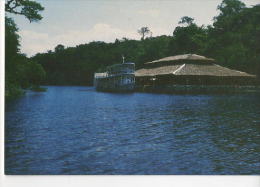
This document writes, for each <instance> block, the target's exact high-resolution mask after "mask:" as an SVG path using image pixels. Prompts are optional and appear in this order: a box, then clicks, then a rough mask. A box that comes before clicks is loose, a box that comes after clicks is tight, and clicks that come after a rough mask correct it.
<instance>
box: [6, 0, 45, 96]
mask: <svg viewBox="0 0 260 187" xmlns="http://www.w3.org/2000/svg"><path fill="white" fill-rule="evenodd" d="M5 8H6V12H8V13H12V14H19V15H23V16H25V17H26V18H27V19H28V20H29V21H30V22H33V21H39V20H40V19H41V18H42V17H41V15H40V14H38V12H39V11H41V10H43V7H41V5H40V4H39V3H36V2H33V1H25V0H21V1H16V0H8V1H6V7H5ZM45 75H46V73H45V71H44V69H43V68H42V66H41V65H40V64H39V63H37V62H35V61H33V59H30V58H28V57H26V55H25V54H22V53H21V52H20V41H19V35H18V27H17V25H16V24H15V22H14V20H13V19H12V18H10V17H7V16H6V17H5V97H6V99H10V98H14V97H17V96H20V95H22V94H23V93H24V90H25V89H31V90H42V91H43V89H40V88H39V85H40V84H41V83H42V81H43V80H44V79H45ZM36 88H37V89H36Z"/></svg>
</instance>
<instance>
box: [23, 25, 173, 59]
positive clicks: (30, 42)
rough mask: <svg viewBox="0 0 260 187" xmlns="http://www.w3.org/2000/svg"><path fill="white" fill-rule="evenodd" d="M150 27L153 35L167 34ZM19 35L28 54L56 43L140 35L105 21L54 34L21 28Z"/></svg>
mask: <svg viewBox="0 0 260 187" xmlns="http://www.w3.org/2000/svg"><path fill="white" fill-rule="evenodd" d="M149 28H150V27H149ZM150 29H151V31H152V32H153V36H158V35H164V34H167V35H168V34H169V33H168V31H167V30H165V29H162V28H150ZM19 35H20V36H21V47H22V50H21V51H22V52H23V53H26V54H27V55H28V56H32V55H34V54H36V53H42V52H47V50H53V49H54V48H55V47H56V46H57V45H58V44H62V45H64V46H66V47H73V46H76V45H79V44H84V43H88V42H91V41H104V42H114V41H115V39H122V38H124V37H125V38H129V39H140V35H139V34H138V33H137V31H136V30H125V29H121V28H117V27H113V26H111V25H109V24H105V23H98V24H95V25H94V26H93V27H92V28H91V29H89V30H68V31H64V32H63V33H60V34H56V35H51V34H48V33H39V32H35V31H32V30H21V31H20V32H19Z"/></svg>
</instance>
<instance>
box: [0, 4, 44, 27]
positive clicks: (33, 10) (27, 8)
mask: <svg viewBox="0 0 260 187" xmlns="http://www.w3.org/2000/svg"><path fill="white" fill-rule="evenodd" d="M43 10H44V8H43V7H42V6H41V4H40V3H37V2H35V1H31V0H7V1H6V4H5V11H6V12H9V13H12V14H18V15H23V16H25V17H26V18H27V19H28V20H29V21H30V22H33V21H39V20H41V19H42V16H41V15H40V13H39V12H41V11H43Z"/></svg>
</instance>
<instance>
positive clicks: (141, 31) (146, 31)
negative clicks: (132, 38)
mask: <svg viewBox="0 0 260 187" xmlns="http://www.w3.org/2000/svg"><path fill="white" fill-rule="evenodd" d="M137 32H138V33H139V34H140V35H141V36H142V37H141V40H143V39H144V37H145V35H148V34H149V33H150V32H151V31H150V29H149V28H148V27H141V28H140V29H139V30H137Z"/></svg>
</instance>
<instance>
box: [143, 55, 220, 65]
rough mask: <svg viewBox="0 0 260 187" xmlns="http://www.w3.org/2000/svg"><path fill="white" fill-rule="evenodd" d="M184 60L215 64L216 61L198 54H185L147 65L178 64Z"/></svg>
mask: <svg viewBox="0 0 260 187" xmlns="http://www.w3.org/2000/svg"><path fill="white" fill-rule="evenodd" d="M182 60H191V61H200V62H207V61H208V62H214V61H215V60H214V59H212V58H207V57H204V56H200V55H196V54H184V55H176V56H169V57H165V58H162V59H159V60H154V61H152V62H147V63H145V64H147V65H149V64H155V63H159V62H177V61H182Z"/></svg>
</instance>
